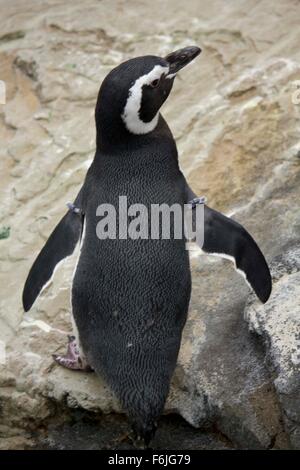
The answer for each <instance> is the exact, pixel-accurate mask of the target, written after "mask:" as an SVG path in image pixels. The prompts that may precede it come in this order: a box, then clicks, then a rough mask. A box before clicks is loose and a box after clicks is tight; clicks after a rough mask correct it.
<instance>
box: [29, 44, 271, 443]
mask: <svg viewBox="0 0 300 470" xmlns="http://www.w3.org/2000/svg"><path fill="white" fill-rule="evenodd" d="M199 53H200V49H199V48H198V47H185V48H184V49H180V50H177V51H175V52H173V53H171V54H169V55H167V56H166V57H164V58H162V57H156V56H151V55H149V56H144V57H137V58H134V59H131V60H128V61H126V62H124V63H122V64H121V65H119V66H118V67H116V68H115V69H113V70H112V71H111V72H110V73H109V74H108V75H107V77H106V78H105V79H104V81H103V83H102V85H101V88H100V91H99V95H98V100H97V104H96V110H95V119H96V131H97V137H96V154H95V158H94V160H93V163H92V165H91V166H90V168H89V170H88V172H87V175H86V178H85V181H84V184H83V186H82V188H81V190H80V191H79V194H78V196H77V197H76V199H75V201H74V204H71V205H70V206H69V211H68V212H67V213H66V215H65V216H64V217H63V218H62V220H61V221H60V222H59V224H58V225H57V226H56V228H55V229H54V231H53V233H52V234H51V235H50V237H49V239H48V241H47V243H46V245H45V246H44V248H43V249H42V251H41V252H40V254H39V255H38V257H37V259H36V260H35V262H34V264H33V266H32V268H31V270H30V273H29V275H28V278H27V280H26V283H25V287H24V292H23V305H24V309H25V311H27V310H29V309H30V308H31V306H32V304H33V303H34V301H35V299H36V298H37V296H38V295H39V293H40V292H41V290H42V288H43V286H45V284H46V283H47V282H48V281H49V279H50V278H51V276H52V274H53V272H54V268H55V266H56V265H57V263H58V262H59V261H61V260H62V259H63V258H65V257H66V256H68V255H70V254H71V253H72V252H73V251H74V249H75V247H76V245H77V243H80V255H79V259H78V261H77V265H76V270H75V274H74V277H73V284H72V313H73V317H74V320H75V324H76V328H77V330H78V335H79V339H78V341H79V342H80V355H79V354H78V352H77V351H76V347H75V346H74V342H73V339H72V338H70V344H69V349H68V354H67V356H65V357H64V356H60V357H56V360H57V362H59V363H61V364H62V365H65V366H66V367H70V368H82V369H85V368H86V366H87V364H89V365H90V366H91V367H92V368H93V369H94V371H95V372H96V373H97V374H99V375H101V376H102V377H103V378H104V379H105V380H106V381H107V383H108V384H109V385H110V387H111V389H112V390H113V392H114V393H115V395H116V396H117V397H118V399H119V400H120V402H121V404H122V406H123V408H124V410H125V411H126V412H127V415H128V417H129V419H130V422H131V424H132V427H133V430H134V432H135V435H136V436H137V438H138V439H139V440H142V441H143V442H144V443H145V445H148V444H149V442H150V440H151V439H152V438H153V436H154V433H155V430H156V426H157V420H158V418H159V416H160V415H161V413H162V412H163V408H164V404H165V401H166V398H167V395H168V391H169V385H170V380H171V376H172V374H173V371H174V368H175V365H176V360H177V356H178V351H179V347H180V341H181V334H182V330H183V327H184V324H185V322H186V318H187V312H188V307H189V301H190V294H191V274H190V266H189V254H188V251H187V250H186V240H185V239H184V237H182V238H181V239H176V238H175V237H174V236H171V237H170V239H163V238H162V237H160V238H158V239H151V238H148V239H143V238H138V239H131V238H129V237H127V238H126V237H123V236H122V237H121V236H120V233H119V234H118V235H119V236H118V237H117V238H116V239H111V238H106V239H99V238H98V237H97V234H96V226H97V223H98V222H99V217H98V216H97V208H98V206H99V205H100V204H111V205H112V206H114V207H115V208H117V207H118V204H119V196H124V195H125V196H127V203H128V206H130V205H132V204H136V203H140V204H143V205H144V206H146V207H148V208H150V206H151V205H152V204H159V205H160V204H167V205H169V206H172V205H173V204H179V205H180V206H183V205H184V204H186V203H188V202H189V201H190V200H191V199H194V198H195V197H196V195H195V194H194V193H193V192H192V190H191V189H190V188H189V186H188V184H187V182H186V180H185V178H184V176H183V174H182V172H181V171H180V168H179V164H178V156H177V148H176V143H175V141H174V138H173V136H172V134H171V132H170V130H169V127H168V125H167V123H166V121H165V120H164V119H163V117H162V115H161V114H160V108H161V106H162V104H163V103H164V102H165V100H166V99H167V98H168V96H169V93H170V91H171V89H172V86H173V82H174V79H175V77H176V74H177V72H178V71H179V70H180V69H182V68H183V67H184V66H185V65H186V64H188V63H190V62H191V61H192V60H193V59H194V58H195V57H196V56H198V54H199ZM193 207H194V206H193ZM117 222H120V221H119V220H117ZM149 231H150V228H149ZM202 250H203V251H204V252H207V253H212V254H219V255H221V256H225V257H227V258H228V257H230V259H232V260H233V261H234V263H235V265H236V268H237V269H238V270H239V271H240V272H242V273H243V274H244V277H245V278H246V280H247V281H248V283H249V284H250V286H251V287H252V288H253V289H254V291H255V292H256V294H257V296H258V297H259V299H260V300H261V301H262V302H266V301H267V299H268V297H269V295H270V292H271V277H270V272H269V269H268V266H267V263H266V261H265V258H264V256H263V255H262V253H261V251H260V249H259V248H258V246H257V245H256V243H255V241H254V240H253V238H252V237H251V236H250V235H249V234H248V233H247V231H246V230H245V229H244V228H243V227H242V226H241V225H239V224H238V223H237V222H235V221H233V220H232V219H230V218H227V217H225V216H224V215H222V214H220V213H219V212H217V211H215V210H213V209H210V208H209V207H208V206H205V210H204V243H203V246H202ZM83 355H84V358H83Z"/></svg>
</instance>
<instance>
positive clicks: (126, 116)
mask: <svg viewBox="0 0 300 470" xmlns="http://www.w3.org/2000/svg"><path fill="white" fill-rule="evenodd" d="M168 71H169V67H163V66H162V65H155V67H154V68H153V69H152V70H151V72H149V73H147V74H146V75H142V76H141V77H140V78H138V79H137V80H136V81H135V83H134V85H132V87H131V88H130V89H129V94H128V98H127V102H126V105H125V108H124V111H123V114H122V116H121V117H122V119H123V121H124V124H125V126H126V127H127V129H128V130H129V132H132V133H133V134H147V133H148V132H151V131H153V129H154V128H155V127H156V125H157V122H158V116H159V112H157V114H156V115H155V116H154V118H153V119H152V120H151V121H150V122H144V121H142V120H141V118H140V114H139V113H140V109H141V103H142V94H143V86H144V85H150V83H151V82H153V81H154V80H157V79H159V78H160V77H161V75H162V74H163V73H165V74H166V75H167V73H168Z"/></svg>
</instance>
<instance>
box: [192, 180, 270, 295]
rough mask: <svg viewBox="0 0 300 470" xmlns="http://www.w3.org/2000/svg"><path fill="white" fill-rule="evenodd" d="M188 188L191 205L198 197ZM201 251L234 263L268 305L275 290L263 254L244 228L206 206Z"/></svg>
mask: <svg viewBox="0 0 300 470" xmlns="http://www.w3.org/2000/svg"><path fill="white" fill-rule="evenodd" d="M186 187H187V198H188V201H190V200H192V199H194V198H195V197H196V195H195V193H194V192H193V191H192V190H191V189H190V188H189V186H188V185H187V184H186ZM201 248H202V250H203V251H204V252H205V253H207V254H212V255H219V256H221V257H224V258H227V259H230V260H231V261H233V263H234V264H235V267H236V270H237V271H238V272H239V273H240V274H242V275H243V277H245V280H246V281H247V282H248V283H249V285H250V287H251V288H252V289H253V290H254V292H255V293H256V295H257V297H258V298H259V299H260V300H261V302H263V303H265V302H267V300H268V298H269V297H270V294H271V290H272V279H271V274H270V270H269V267H268V265H267V262H266V260H265V257H264V255H263V254H262V252H261V250H260V249H259V247H258V246H257V244H256V242H255V241H254V239H253V238H252V237H251V235H250V234H249V233H248V232H247V230H245V229H244V227H243V226H242V225H240V224H239V223H237V222H236V221H235V220H233V219H231V218H229V217H226V216H225V215H223V214H221V213H220V212H217V211H216V210H214V209H211V208H210V207H208V206H206V205H205V206H204V242H203V245H202V247H201Z"/></svg>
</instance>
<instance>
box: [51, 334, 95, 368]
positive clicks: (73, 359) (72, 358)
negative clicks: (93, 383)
mask: <svg viewBox="0 0 300 470" xmlns="http://www.w3.org/2000/svg"><path fill="white" fill-rule="evenodd" d="M52 357H53V359H54V361H55V362H56V363H57V364H59V365H60V366H62V367H65V368H67V369H71V370H81V371H85V372H92V371H93V369H92V368H91V367H90V366H89V365H88V364H87V363H86V361H84V360H82V358H81V357H80V354H79V349H78V346H77V343H76V339H75V336H71V335H68V347H67V354H65V355H64V356H61V355H59V354H52Z"/></svg>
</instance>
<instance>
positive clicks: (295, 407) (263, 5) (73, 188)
mask: <svg viewBox="0 0 300 470" xmlns="http://www.w3.org/2000/svg"><path fill="white" fill-rule="evenodd" d="M155 3H156V2H137V1H132V2H130V8H128V7H127V5H126V2H124V1H116V2H113V4H112V2H109V1H106V0H104V1H102V2H96V1H91V0H88V1H86V2H79V1H77V0H75V1H74V2H70V3H69V4H68V5H67V6H66V4H65V2H59V1H56V2H54V1H49V2H46V3H45V2H36V1H30V0H29V1H28V2H26V4H24V5H23V4H22V3H20V2H17V1H14V0H12V1H10V2H9V4H8V5H7V2H5V8H1V19H0V20H1V33H0V79H1V80H4V81H5V83H6V88H7V96H6V104H5V105H0V138H1V143H2V145H1V148H0V160H1V220H0V234H1V237H0V238H1V239H0V261H1V267H0V269H1V271H0V277H1V282H0V340H1V343H0V346H1V356H0V416H1V421H0V440H1V439H2V441H1V447H3V448H8V447H18V448H22V447H24V446H25V445H27V441H28V438H29V437H30V435H29V434H27V433H30V431H31V430H32V429H34V427H36V426H38V425H40V424H42V423H45V422H47V420H49V419H50V417H52V416H53V414H54V409H56V408H54V407H57V406H58V407H59V406H64V407H65V406H66V405H67V406H68V407H73V408H78V407H79V408H83V409H86V410H90V411H103V412H105V413H109V412H112V411H120V410H119V406H118V403H117V402H116V400H115V398H114V397H113V396H112V395H111V393H110V391H109V389H108V388H107V387H106V386H105V384H104V383H102V382H101V380H100V379H97V378H96V377H95V376H94V374H77V373H74V372H70V371H65V370H63V369H59V368H58V367H57V366H55V365H54V364H53V362H52V358H51V354H52V353H56V352H58V351H63V350H64V347H65V335H66V334H67V333H68V332H70V331H71V322H70V312H69V280H70V277H71V275H72V270H73V269H74V264H75V261H76V254H75V256H74V257H73V258H72V259H68V260H67V261H66V263H65V264H64V266H63V267H61V268H59V270H58V271H57V273H56V276H55V278H54V280H53V282H52V283H51V284H50V285H49V287H48V288H47V289H46V290H45V291H44V292H43V294H42V296H41V298H40V299H39V300H38V302H36V304H35V305H34V307H33V309H32V310H31V311H30V312H29V313H28V314H26V315H25V316H24V314H23V312H22V307H21V291H22V288H23V283H24V280H25V278H26V275H27V273H28V270H29V268H30V266H31V264H32V261H33V259H34V257H35V256H36V254H37V253H38V251H39V250H40V248H41V247H42V246H43V244H44V242H45V240H46V239H47V237H48V235H49V234H50V232H51V231H52V229H53V228H54V226H55V224H56V223H57V221H58V220H59V218H60V217H61V216H62V215H63V214H64V212H65V203H66V202H67V201H69V200H73V198H74V196H75V195H76V194H77V192H78V190H79V188H80V185H81V182H82V181H83V178H84V175H85V172H86V169H87V168H88V166H89V164H90V161H91V159H92V158H93V153H94V150H95V129H94V119H93V110H94V105H95V100H96V96H97V92H98V89H99V85H100V83H101V80H102V79H103V78H104V76H105V75H106V74H107V73H108V71H109V70H111V68H113V67H114V66H115V65H117V64H118V63H120V62H121V61H123V60H126V59H127V58H129V57H132V56H136V55H142V54H147V53H155V54H157V55H164V54H166V53H168V52H170V51H172V50H174V49H176V48H179V47H183V46H185V45H189V44H197V45H200V46H201V47H202V48H203V53H202V55H201V56H200V57H199V58H198V59H197V62H195V63H194V64H193V65H192V66H189V67H188V68H187V69H186V70H184V71H183V72H182V74H181V76H180V77H178V79H176V84H175V86H174V89H173V92H172V95H171V96H170V98H169V100H168V101H167V103H166V105H165V106H164V109H163V114H164V116H165V117H166V119H167V121H168V123H169V125H170V127H171V129H172V130H173V133H174V135H175V137H176V139H177V143H178V150H179V155H180V162H181V166H182V168H183V171H184V173H185V175H186V176H187V179H188V181H189V183H190V184H191V186H192V188H193V189H194V191H196V192H197V193H199V195H200V194H205V195H206V197H207V198H208V203H209V205H210V206H212V207H214V208H215V209H218V210H221V211H223V212H225V213H227V214H231V215H233V217H234V218H236V220H238V221H239V222H241V223H242V224H244V225H245V227H246V228H247V229H248V230H249V231H250V233H252V235H253V236H254V237H255V239H256V240H257V241H258V243H259V245H260V246H261V248H262V250H263V252H264V253H265V255H266V258H267V260H268V261H269V262H270V263H271V267H272V274H273V276H274V281H275V284H274V290H273V294H272V296H271V298H270V301H269V302H268V303H267V304H266V305H260V304H258V302H257V301H256V300H255V299H254V297H253V296H252V295H251V296H250V297H249V298H248V294H249V292H248V288H247V286H245V284H244V282H243V279H242V278H240V276H239V275H238V274H237V273H235V272H234V271H233V269H232V266H231V264H230V263H229V262H228V261H222V260H219V259H211V258H209V257H206V256H198V254H197V251H193V252H191V256H192V265H193V294H192V302H191V307H190V315H189V320H188V322H187V325H186V328H185V331H184V335H183V342H182V348H181V351H180V356H179V360H178V367H177V369H176V373H175V376H174V378H173V383H172V388H171V391H170V396H169V399H168V403H167V406H166V411H167V412H170V411H176V412H178V413H180V414H181V415H182V416H183V417H184V418H185V419H186V420H187V421H189V422H190V423H192V424H193V425H194V426H197V427H201V428H202V427H204V428H205V427H208V426H213V427H214V428H215V429H218V430H219V431H220V432H221V433H223V434H224V435H225V436H226V437H227V438H228V439H229V440H231V441H232V442H233V443H234V444H235V445H236V446H238V447H250V448H253V447H263V448H272V447H277V448H278V447H281V448H287V447H289V446H293V447H294V448H300V403H299V396H300V395H299V392H300V390H299V382H300V374H299V372H300V359H299V355H300V343H299V341H300V311H299V310H300V309H299V298H300V295H299V294H300V293H299V250H298V249H297V245H299V239H300V212H299V200H300V171H299V170H300V159H299V155H300V143H299V126H300V105H299V104H298V105H297V104H294V103H293V100H292V96H293V93H295V90H296V87H295V81H296V80H299V79H300V50H299V36H298V29H299V20H300V8H299V4H298V2H294V1H292V0H288V1H286V2H281V3H280V2H278V3H277V4H275V5H274V2H271V1H262V2H259V3H257V2H255V1H252V0H250V1H249V0H248V1H247V2H231V3H230V4H229V3H227V4H226V6H224V2H221V1H217V0H214V1H213V2H204V1H203V2H202V1H201V2H198V1H190V2H186V5H185V8H184V9H182V8H180V6H181V3H182V2H179V1H177V0H175V1H173V0H172V1H171V0H170V1H168V2H166V4H167V5H166V8H164V9H161V8H159V5H157V6H156V5H155ZM158 8H159V11H160V18H159V19H158V18H157V10H158ZM294 101H295V100H294ZM7 227H10V230H8V229H7ZM246 303H247V305H246ZM4 346H5V351H6V360H4V359H5V358H4V355H3V351H4ZM24 430H26V432H25V431H24Z"/></svg>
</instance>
